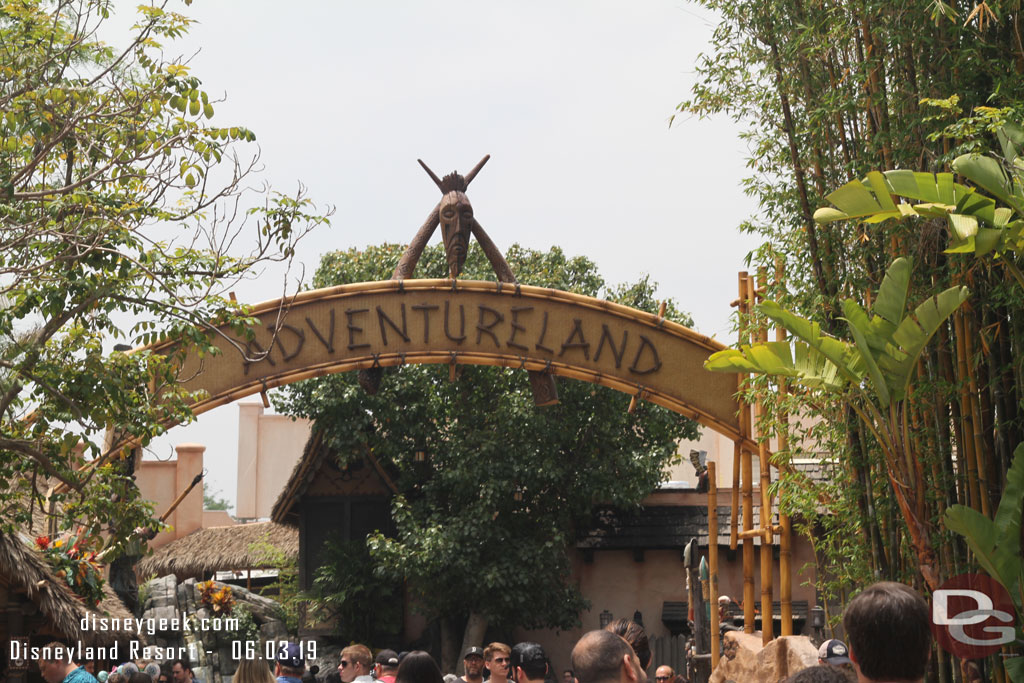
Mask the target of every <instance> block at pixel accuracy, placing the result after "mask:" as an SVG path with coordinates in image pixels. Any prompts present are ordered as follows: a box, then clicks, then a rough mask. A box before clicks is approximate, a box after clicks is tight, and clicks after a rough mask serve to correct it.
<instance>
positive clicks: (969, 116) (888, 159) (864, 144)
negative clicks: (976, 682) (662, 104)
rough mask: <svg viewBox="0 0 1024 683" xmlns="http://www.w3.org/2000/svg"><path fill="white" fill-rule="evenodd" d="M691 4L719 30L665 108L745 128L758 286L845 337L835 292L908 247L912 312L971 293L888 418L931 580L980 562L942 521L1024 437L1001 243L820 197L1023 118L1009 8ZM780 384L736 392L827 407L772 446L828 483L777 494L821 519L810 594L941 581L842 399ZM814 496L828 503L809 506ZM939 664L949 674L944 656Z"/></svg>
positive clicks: (859, 291)
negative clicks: (823, 464)
mask: <svg viewBox="0 0 1024 683" xmlns="http://www.w3.org/2000/svg"><path fill="white" fill-rule="evenodd" d="M700 4H702V5H703V6H704V7H706V8H708V9H711V10H713V11H715V13H716V14H717V16H718V25H717V28H716V31H715V34H714V38H713V41H712V46H711V48H710V49H709V51H708V52H707V53H706V54H705V55H703V56H702V57H701V59H700V61H699V63H698V67H697V68H698V72H699V83H698V85H697V86H696V87H695V88H694V90H693V92H692V93H690V97H689V99H688V100H686V101H684V102H683V103H681V104H680V105H679V108H678V111H677V114H676V117H675V118H676V120H677V121H678V120H680V119H682V118H685V117H687V116H707V115H712V114H720V113H727V114H729V115H731V116H732V117H733V118H735V119H736V120H737V121H738V122H740V123H741V124H742V126H743V130H744V133H743V135H744V137H745V140H746V143H747V145H748V149H749V160H748V167H749V169H750V173H749V176H748V177H747V178H744V179H743V180H742V182H743V187H744V189H745V191H746V192H747V193H749V194H750V195H752V196H754V197H755V198H757V199H758V200H759V202H760V210H759V211H758V213H757V215H756V216H755V217H752V218H751V219H750V220H749V221H748V222H746V223H745V224H744V225H743V226H742V229H743V230H745V231H749V232H753V233H756V234H758V235H760V236H761V237H762V238H763V244H762V246H761V248H760V249H759V250H757V251H756V252H755V253H754V254H753V255H752V259H753V261H754V262H753V263H752V264H751V265H752V266H754V267H755V268H757V267H760V268H762V269H763V270H764V272H765V274H766V276H765V277H763V281H764V283H765V286H764V289H763V291H762V292H761V294H762V296H763V297H764V298H765V299H773V300H776V301H778V302H780V303H781V304H783V305H784V306H785V307H786V308H788V309H790V310H792V311H795V312H797V313H799V314H801V315H804V316H807V317H808V318H810V319H811V320H813V321H815V322H817V323H818V324H820V325H821V328H822V330H823V331H824V332H826V333H827V334H832V335H835V336H837V337H839V338H841V339H847V340H849V341H853V340H852V338H851V337H850V335H849V333H848V331H847V325H846V323H845V318H846V312H845V311H844V306H843V304H842V301H843V300H844V299H853V300H855V301H857V302H859V304H860V305H861V306H863V308H864V309H865V310H867V311H869V312H870V310H871V305H872V297H873V296H875V293H876V292H877V291H878V290H879V287H880V286H881V284H882V281H883V278H884V276H885V274H886V270H887V268H889V266H890V264H892V263H893V262H894V261H895V260H897V259H899V258H901V257H902V258H906V259H907V260H908V261H909V262H911V263H912V264H913V268H912V273H911V274H910V283H909V288H910V292H909V294H908V296H907V300H908V301H910V302H912V303H916V302H920V301H922V300H925V299H927V298H928V297H934V296H936V295H938V294H939V293H940V292H943V291H944V290H947V289H950V288H953V287H960V286H965V287H967V289H968V290H969V296H968V297H967V298H966V301H965V302H964V303H963V305H960V306H959V307H958V308H957V309H956V311H955V312H954V313H953V314H952V315H951V316H950V317H949V318H948V319H947V320H946V321H945V322H944V323H943V324H941V325H940V326H939V327H938V329H937V332H936V333H935V335H934V336H933V337H932V338H931V340H930V342H929V343H928V344H927V346H926V348H925V349H924V351H923V353H922V354H921V356H920V358H919V360H918V362H917V364H916V367H915V368H913V374H912V377H911V381H910V385H909V391H908V394H907V398H906V400H905V401H904V402H903V403H902V404H901V405H902V406H903V410H904V411H905V414H902V415H900V416H899V419H900V421H905V423H906V425H907V429H906V437H907V442H908V443H907V449H906V451H905V453H906V454H907V460H906V462H904V463H902V465H903V469H902V472H903V473H904V474H905V476H906V478H905V479H904V480H903V481H902V482H901V484H902V485H905V486H906V487H907V489H908V491H909V494H908V496H907V499H908V500H910V501H912V507H913V510H911V516H912V517H916V518H917V519H919V520H921V521H922V529H923V533H924V534H925V536H926V541H927V543H928V544H929V545H930V548H931V552H933V553H934V566H935V568H936V570H937V573H938V579H944V578H947V577H949V576H952V575H955V574H958V573H961V572H965V571H968V570H972V569H974V570H976V569H977V564H976V563H975V559H974V558H973V557H972V554H971V553H970V552H969V549H968V547H967V545H966V544H964V543H963V541H962V539H960V537H958V536H956V535H955V534H952V533H951V532H950V531H949V530H948V529H947V528H946V526H945V525H944V524H943V522H942V520H943V516H944V514H945V512H946V510H947V509H948V508H950V507H951V506H954V505H957V504H961V505H966V506H969V507H971V508H972V509H974V510H977V511H978V512H980V513H981V514H983V515H985V516H986V517H992V516H993V515H994V512H995V510H996V509H997V507H998V505H999V502H1000V499H1001V496H1002V494H1003V490H1004V488H1005V487H1006V473H1007V470H1008V469H1009V467H1010V465H1011V462H1012V458H1013V453H1014V449H1015V448H1016V447H1017V445H1018V444H1020V443H1021V442H1022V441H1024V424H1022V414H1021V411H1022V403H1021V401H1022V398H1024V396H1022V393H1021V392H1022V391H1024V381H1022V380H1024V377H1022V376H1021V375H1022V371H1024V368H1022V352H1021V349H1022V346H1024V316H1022V315H1021V313H1020V311H1021V305H1022V302H1024V287H1022V286H1021V285H1020V284H1019V283H1018V282H1017V281H1016V280H1014V278H1013V277H1011V272H1010V271H1011V267H1008V266H1007V263H1006V261H1007V260H1011V261H1010V266H1012V264H1013V261H1012V259H1014V254H1013V253H1012V252H1011V253H1008V254H1004V255H1003V257H1002V258H1001V259H1000V258H980V257H977V256H976V255H975V254H974V253H948V252H947V249H948V248H949V247H950V246H951V245H952V242H951V233H950V231H949V230H948V229H947V222H946V220H945V219H943V218H937V217H934V216H929V215H927V212H924V215H918V216H910V217H906V218H895V219H891V220H885V221H880V222H864V221H859V220H841V221H833V222H816V221H815V218H814V216H815V211H816V210H817V209H818V208H819V207H826V206H831V204H830V202H829V200H828V199H827V197H828V195H829V194H830V193H832V192H833V191H834V190H836V189H837V188H840V187H841V186H843V185H845V184H847V183H849V182H850V181H853V180H856V179H862V178H865V176H866V175H867V174H868V173H869V172H872V171H884V170H888V169H908V170H911V171H923V172H930V173H938V172H953V171H954V170H955V169H954V168H953V167H952V164H951V162H952V161H953V159H955V158H956V157H957V156H959V155H961V154H963V153H965V152H981V153H989V154H996V155H998V154H1000V153H1001V150H1000V146H999V144H998V142H997V139H996V136H995V134H994V133H995V131H996V130H997V129H998V128H1000V127H1001V126H1003V125H1004V124H1007V123H1009V124H1013V123H1018V124H1019V123H1020V122H1021V120H1022V116H1021V113H1022V111H1024V79H1022V78H1021V76H1022V71H1024V45H1022V35H1024V31H1022V26H1021V23H1022V17H1021V12H1022V7H1021V2H1020V0H1016V1H1014V2H1000V1H998V0H996V1H994V2H982V3H979V4H975V3H973V2H971V3H968V4H965V3H960V2H955V1H954V2H948V3H947V2H943V0H932V1H930V2H928V1H917V2H908V3H892V2H880V1H875V0H868V1H863V0H818V1H815V0H765V1H762V0H757V1H754V0H703V1H702V2H701V3H700ZM956 177H957V182H961V183H967V182H968V181H966V180H964V179H963V178H962V177H961V176H959V175H958V176H956ZM968 184H969V183H968ZM896 201H897V202H899V201H900V200H899V199H898V195H897V198H896ZM783 273H784V277H779V276H782V275H783ZM750 323H757V324H760V322H757V321H744V325H746V324H750ZM777 388H778V385H777V383H775V382H774V381H773V382H772V383H771V384H769V383H768V381H767V380H765V379H764V378H760V379H756V380H753V381H752V382H751V383H750V385H749V394H750V396H749V399H750V400H751V401H752V402H753V401H755V400H756V399H757V397H761V398H762V399H764V400H765V401H766V402H767V404H768V405H769V406H770V407H771V410H769V411H768V413H767V414H766V416H765V419H766V420H773V419H776V418H777V416H779V415H785V414H801V413H803V414H805V415H814V416H815V417H818V418H822V419H821V420H820V421H815V420H809V421H808V420H805V421H803V424H804V425H805V427H798V426H797V425H792V426H791V429H792V430H794V433H793V434H791V439H790V443H792V444H795V445H794V446H793V447H791V448H790V449H789V450H788V451H785V450H784V451H782V452H780V453H779V454H778V456H777V457H779V458H787V457H794V456H803V457H806V456H808V455H814V454H813V453H807V452H804V451H802V450H801V447H800V444H806V443H810V442H811V441H810V439H809V438H808V437H814V439H815V440H816V442H817V443H818V444H819V445H818V447H817V451H818V452H817V453H816V454H818V455H827V456H828V459H833V458H834V459H835V461H836V464H835V476H836V481H835V482H834V484H833V485H831V486H829V488H828V489H827V490H824V491H822V490H820V489H814V488H811V487H809V486H808V485H807V484H806V482H803V483H801V482H799V481H794V482H793V486H784V487H781V490H780V493H781V495H782V499H783V505H784V506H788V507H790V508H791V509H792V510H793V511H794V512H797V513H799V512H804V513H805V515H804V518H805V519H811V518H815V519H816V520H817V521H816V522H815V524H816V527H814V528H810V529H807V530H806V531H808V532H809V535H811V536H812V540H813V542H814V543H815V546H816V551H817V553H818V560H819V564H820V566H821V570H822V571H820V572H819V576H820V577H822V578H821V579H820V581H821V585H820V586H819V588H820V589H821V590H822V591H823V592H825V593H826V594H827V595H831V596H832V597H834V598H835V603H836V604H840V605H841V604H842V603H843V602H844V601H845V599H846V597H848V594H849V593H850V592H851V591H852V590H854V589H855V588H856V587H857V586H861V585H864V583H865V582H867V581H870V580H873V579H883V578H885V579H894V580H903V581H910V582H914V583H916V585H918V586H919V587H920V588H922V589H923V590H928V589H929V588H934V585H931V586H929V584H932V581H926V577H925V576H923V575H922V572H921V570H920V563H919V559H920V558H919V555H920V553H919V552H916V551H915V548H914V547H913V539H912V536H913V529H908V528H907V524H906V516H907V515H905V514H901V510H900V509H899V506H898V504H897V500H896V498H897V496H895V495H894V491H893V484H892V480H891V479H890V478H889V477H888V476H887V471H886V466H887V463H886V461H885V458H886V455H885V453H884V452H883V451H884V449H883V448H881V447H880V444H879V443H878V440H877V439H876V438H874V436H873V435H872V434H871V433H869V432H868V431H867V430H865V429H864V425H863V421H860V420H858V419H857V417H856V416H855V414H854V412H853V410H852V408H851V407H850V406H849V405H848V404H843V403H837V402H834V401H829V400H828V397H827V395H826V394H825V393H824V392H822V391H815V390H804V391H793V392H791V393H790V394H789V395H788V396H787V395H786V394H785V393H784V392H778V391H776V389H777ZM806 425H809V426H806ZM823 501H824V507H825V508H826V509H827V510H828V512H829V513H830V514H825V515H816V514H812V513H813V512H815V511H820V510H821V509H822V505H823ZM1018 522H1019V520H1018ZM1018 528H1019V527H1018ZM830 531H831V532H834V533H827V532H830ZM831 616H832V617H835V616H836V615H835V614H833V615H831ZM937 656H940V657H941V655H937ZM936 665H938V661H937V662H936ZM996 669H998V667H996ZM936 671H937V675H938V676H939V680H948V678H947V676H948V675H949V671H950V669H948V668H947V666H937V667H936ZM995 675H996V676H1001V675H1002V672H1001V671H997V672H996V674H995Z"/></svg>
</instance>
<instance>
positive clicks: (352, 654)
mask: <svg viewBox="0 0 1024 683" xmlns="http://www.w3.org/2000/svg"><path fill="white" fill-rule="evenodd" d="M371 668H373V655H372V654H371V653H370V648H368V647H366V646H365V645H349V646H348V647H346V648H345V649H344V650H342V651H341V663H340V664H338V674H339V675H340V676H341V681H342V683H373V677H372V676H370V669H371Z"/></svg>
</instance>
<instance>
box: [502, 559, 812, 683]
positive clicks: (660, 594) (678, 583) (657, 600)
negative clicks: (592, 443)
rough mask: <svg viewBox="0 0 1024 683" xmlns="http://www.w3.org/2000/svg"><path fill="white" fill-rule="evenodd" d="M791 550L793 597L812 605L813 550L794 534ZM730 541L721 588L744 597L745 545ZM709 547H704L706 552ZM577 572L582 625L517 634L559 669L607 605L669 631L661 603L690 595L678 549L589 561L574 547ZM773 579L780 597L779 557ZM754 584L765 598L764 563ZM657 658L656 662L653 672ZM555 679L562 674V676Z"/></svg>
mask: <svg viewBox="0 0 1024 683" xmlns="http://www.w3.org/2000/svg"><path fill="white" fill-rule="evenodd" d="M794 540H795V543H794V552H793V571H794V575H793V600H794V601H797V600H806V601H807V604H808V606H813V605H814V604H815V593H814V588H813V586H805V585H803V584H804V583H805V582H807V581H809V579H810V578H811V577H809V576H807V575H804V574H801V573H800V569H801V567H803V565H805V564H806V563H807V562H812V566H813V552H812V551H811V548H810V544H809V543H808V542H807V541H806V540H804V539H794ZM727 550H728V548H727V547H721V548H720V549H719V589H720V592H721V593H722V594H727V595H731V596H733V597H737V598H738V597H742V594H743V565H742V550H740V549H737V551H736V556H735V559H734V560H732V561H730V560H729V559H728V558H727ZM706 552H707V549H706V548H705V549H704V553H705V554H706ZM571 553H572V555H571V560H572V565H573V575H574V578H575V579H576V580H578V581H579V586H580V590H581V591H582V593H583V595H584V596H585V597H586V598H587V599H589V600H590V602H591V608H590V611H589V612H584V613H583V614H581V615H580V620H581V622H582V626H581V627H580V628H576V629H572V630H569V631H554V630H539V631H526V630H519V631H517V632H516V633H515V635H516V638H517V640H532V641H535V642H538V643H540V644H541V646H543V648H544V651H545V652H546V653H547V655H548V657H550V659H551V663H552V665H553V666H554V667H555V669H556V670H557V671H558V673H559V674H561V671H562V670H563V669H567V668H569V665H570V662H569V657H570V653H571V652H572V647H573V645H575V644H576V641H577V640H579V638H580V636H582V635H583V634H584V633H586V632H587V631H591V630H593V629H596V628H599V627H600V623H599V620H600V614H601V612H602V611H603V610H608V611H609V612H611V613H612V616H613V618H615V619H618V618H620V617H626V618H630V619H631V618H632V617H633V613H634V612H635V611H636V610H640V612H641V614H642V615H643V621H644V630H646V631H647V634H648V636H650V637H655V636H667V635H669V630H668V628H666V626H665V625H664V623H662V621H661V611H662V603H663V602H665V601H680V600H686V584H685V578H684V573H683V572H684V570H683V563H682V558H681V557H680V553H679V551H678V550H648V551H646V552H645V553H644V561H643V562H637V561H635V560H634V558H633V553H632V551H628V550H609V551H597V552H595V553H594V561H593V562H592V563H590V564H587V563H586V562H584V561H583V555H582V553H580V552H578V551H575V550H573V551H571ZM774 565H775V571H774V578H773V585H774V589H775V592H776V595H775V596H774V598H773V599H774V600H778V599H779V597H778V590H779V572H778V561H777V560H776V561H775V563H774ZM754 589H755V592H756V597H755V599H756V600H760V599H761V581H760V569H759V568H757V569H756V570H755V579H754ZM658 664H659V662H652V663H651V668H650V673H651V675H652V676H653V671H654V669H655V668H656V667H657V666H658ZM557 680H561V677H560V676H559V677H558V679H557Z"/></svg>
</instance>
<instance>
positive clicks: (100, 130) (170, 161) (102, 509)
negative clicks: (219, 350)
mask: <svg viewBox="0 0 1024 683" xmlns="http://www.w3.org/2000/svg"><path fill="white" fill-rule="evenodd" d="M168 4H169V3H167V2H164V3H160V2H158V3H157V4H155V5H144V6H141V7H140V8H139V18H138V23H137V25H136V26H135V27H134V29H133V30H132V32H131V34H130V37H129V38H128V39H127V40H126V41H125V43H124V44H123V45H120V46H118V47H116V48H115V47H113V46H111V45H107V44H105V43H103V42H101V41H100V40H99V39H98V38H97V35H99V34H101V33H103V32H104V29H105V23H104V22H105V21H106V19H107V18H108V17H109V16H110V13H111V11H112V8H111V3H109V2H108V1H107V0H59V1H56V2H50V1H45V2H44V1H43V0H18V1H16V2H9V3H5V4H4V5H3V6H2V7H0V64H2V65H3V67H2V70H0V73H2V76H0V223H2V224H3V230H2V232H0V297H2V301H3V304H2V306H0V481H2V482H3V483H4V485H3V486H0V523H2V526H3V528H4V529H5V530H10V529H12V528H15V527H19V526H25V525H27V524H29V523H30V518H31V516H32V514H33V507H35V508H37V509H38V510H42V509H43V506H42V505H40V504H39V503H40V500H39V499H40V493H39V491H40V490H42V491H45V490H47V489H48V488H49V486H50V485H57V486H58V488H57V490H56V492H55V495H54V496H53V500H54V501H55V502H56V503H57V504H58V506H57V508H56V509H58V510H60V511H61V514H60V515H58V519H57V520H56V521H57V522H58V524H59V525H60V526H62V527H63V528H72V527H73V526H74V525H75V524H76V520H80V521H83V522H84V523H86V524H87V525H88V533H89V534H90V535H93V536H98V535H99V534H100V532H104V533H106V534H107V536H106V538H108V539H109V544H110V545H112V546H114V547H115V548H116V547H117V546H118V545H119V544H120V543H122V542H124V539H125V538H126V537H127V536H128V535H130V534H131V533H132V530H133V529H135V528H136V527H144V526H147V525H148V523H149V520H150V517H151V514H152V511H151V509H149V508H148V507H147V506H146V505H145V504H144V503H143V502H142V501H140V500H139V498H138V493H137V491H136V489H135V487H134V484H133V483H132V481H131V478H130V474H131V471H130V470H131V467H130V463H128V462H125V461H122V462H116V458H117V457H123V456H125V455H127V454H128V452H129V451H128V450H122V448H123V447H124V446H125V444H128V445H129V446H133V445H134V446H145V445H146V444H147V443H148V442H149V441H150V440H151V439H152V438H153V437H154V436H156V435H158V434H160V433H162V432H163V431H164V430H165V429H166V426H167V425H168V424H171V423H176V422H188V421H189V420H190V419H191V417H192V416H191V412H190V411H189V409H188V405H189V403H190V398H191V397H190V396H188V395H187V393H186V392H185V391H183V390H182V388H181V385H180V383H179V382H178V377H177V374H176V369H175V368H176V363H175V358H173V357H169V358H164V357H161V356H158V355H155V354H153V353H151V352H149V351H147V350H142V351H138V352H133V353H124V352H122V351H119V350H114V351H111V350H110V346H111V345H113V344H114V343H115V342H116V343H120V344H127V345H129V346H135V345H142V344H148V343H150V342H154V341H157V340H159V339H163V338H181V339H182V340H183V343H182V344H181V345H180V346H179V347H178V352H179V353H185V351H186V349H188V348H189V347H192V348H193V349H197V350H198V351H199V352H200V353H203V352H211V350H212V348H213V347H212V335H213V334H215V332H214V331H213V327H212V324H213V323H214V322H222V323H226V324H228V325H230V326H233V327H234V328H235V331H236V332H241V330H242V325H243V324H244V323H245V322H247V321H248V319H249V318H248V315H247V313H246V309H245V307H243V306H241V305H239V304H236V303H234V302H233V301H232V300H231V298H230V297H229V296H228V291H229V290H230V289H231V288H232V287H234V286H235V284H236V283H237V281H238V280H240V279H243V278H246V277H252V276H254V275H256V274H257V273H258V270H259V268H260V266H261V265H262V264H267V263H270V262H274V261H288V260H289V259H290V258H291V256H292V255H293V253H294V245H295V242H296V240H297V239H299V238H301V237H302V235H304V234H305V233H306V232H307V231H308V230H309V229H310V228H311V227H312V226H315V225H318V224H320V223H323V222H324V221H325V218H323V217H322V216H319V215H316V214H315V210H314V209H312V208H311V206H310V203H309V200H308V199H306V198H305V197H304V196H303V193H302V191H301V189H300V191H299V192H298V193H297V194H295V195H294V196H286V195H282V194H278V193H274V192H270V191H269V190H268V191H265V192H263V193H255V194H253V195H252V196H251V197H244V196H243V192H244V191H245V188H246V185H248V184H250V181H251V180H253V178H252V177H250V176H251V172H252V171H253V169H254V168H255V165H256V154H255V153H253V156H252V158H251V159H249V160H248V161H246V160H245V158H244V156H242V157H240V156H239V154H243V155H244V153H245V152H244V146H245V145H246V144H247V143H250V142H252V141H253V140H254V139H255V136H254V134H253V133H252V132H251V131H249V130H248V129H246V128H244V127H240V126H235V125H229V126H221V125H216V126H215V125H212V122H211V119H212V117H213V115H214V108H215V104H216V102H214V101H213V100H211V99H210V97H209V96H208V95H207V93H206V92H205V91H204V90H203V89H202V83H201V81H200V80H199V79H198V78H197V77H195V76H194V75H192V74H191V72H190V69H189V66H188V65H187V64H184V63H180V62H175V61H171V60H168V59H167V58H166V57H165V55H166V54H170V53H171V52H170V51H171V50H172V49H173V48H172V46H171V44H172V42H173V40H174V39H175V38H178V37H180V36H181V35H183V34H184V33H185V32H186V31H187V30H188V28H189V25H190V23H191V20H190V19H189V18H187V17H185V16H183V15H181V14H178V13H176V12H173V11H171V10H170V9H169V8H168ZM242 245H245V250H244V251H243V250H242ZM115 348H121V347H120V346H118V347H115ZM112 425H116V428H117V432H116V433H114V434H113V435H112V436H113V438H112V439H111V440H110V442H107V443H106V444H105V441H104V433H105V430H106V429H107V428H108V427H109V426H112ZM79 443H81V444H82V445H83V446H84V450H83V451H79V450H76V448H77V445H78V444H79ZM111 443H112V444H114V446H113V449H112V448H111V445H110V444H111ZM111 457H113V458H114V459H115V461H114V462H111V460H110V458H111ZM87 462H88V463H90V465H89V466H87V467H84V468H83V465H85V464H86V463H87ZM99 463H104V464H102V465H101V464H99ZM36 514H41V513H36ZM108 557H109V555H108Z"/></svg>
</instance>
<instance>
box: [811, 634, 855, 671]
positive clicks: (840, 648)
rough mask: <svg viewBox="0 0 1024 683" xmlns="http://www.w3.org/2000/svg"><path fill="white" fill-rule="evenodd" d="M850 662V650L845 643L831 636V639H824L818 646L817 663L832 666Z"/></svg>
mask: <svg viewBox="0 0 1024 683" xmlns="http://www.w3.org/2000/svg"><path fill="white" fill-rule="evenodd" d="M849 663H850V651H849V649H847V647H846V643H844V642H843V641H841V640H839V639H838V638H833V639H832V640H826V641H825V642H824V643H822V644H821V647H819V648H818V664H831V665H832V666H840V665H841V664H849Z"/></svg>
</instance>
